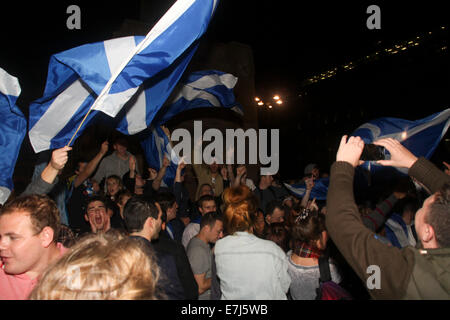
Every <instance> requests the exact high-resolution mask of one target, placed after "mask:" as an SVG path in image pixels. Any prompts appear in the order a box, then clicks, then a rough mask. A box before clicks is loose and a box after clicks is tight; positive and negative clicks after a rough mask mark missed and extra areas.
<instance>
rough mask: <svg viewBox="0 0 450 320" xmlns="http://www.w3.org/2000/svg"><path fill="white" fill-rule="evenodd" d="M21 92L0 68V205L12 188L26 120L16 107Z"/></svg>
mask: <svg viewBox="0 0 450 320" xmlns="http://www.w3.org/2000/svg"><path fill="white" fill-rule="evenodd" d="M20 92H21V89H20V85H19V80H18V79H17V78H16V77H13V76H11V75H9V74H8V73H7V72H6V71H5V70H3V69H2V68H0V154H1V155H2V156H1V160H0V204H2V205H3V204H4V203H5V201H6V200H8V197H9V195H10V194H11V190H12V189H13V188H14V185H13V180H12V176H13V173H14V168H15V166H16V162H17V157H18V156H19V152H20V147H21V145H22V141H23V138H24V137H25V134H26V132H27V120H26V119H25V117H24V115H23V114H22V112H21V111H20V109H19V108H18V107H17V105H16V101H17V98H18V97H19V95H20Z"/></svg>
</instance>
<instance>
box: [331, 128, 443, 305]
mask: <svg viewBox="0 0 450 320" xmlns="http://www.w3.org/2000/svg"><path fill="white" fill-rule="evenodd" d="M374 144H375V145H377V146H381V147H384V148H385V149H386V150H387V151H388V152H389V153H390V159H388V160H386V159H385V160H378V161H377V163H378V164H380V165H383V166H394V167H399V168H407V169H408V174H409V175H410V176H411V177H414V178H415V179H417V180H418V181H420V182H421V183H423V184H424V185H425V186H426V187H427V188H428V189H429V190H430V191H431V195H430V196H429V197H428V198H427V199H426V200H425V201H424V203H423V205H422V207H421V208H420V209H419V210H418V211H417V214H416V217H415V228H416V232H417V235H418V240H419V242H418V246H417V248H413V247H405V248H403V249H398V248H395V247H389V246H387V245H386V244H384V243H382V242H380V241H378V240H377V239H376V238H375V236H374V235H375V234H374V232H373V231H371V230H369V229H367V228H366V227H365V226H364V225H363V223H362V220H361V217H360V214H359V212H358V208H357V206H356V204H355V200H354V194H353V178H354V173H355V167H356V166H358V165H360V164H362V162H363V160H361V155H362V152H363V149H364V141H363V140H362V139H361V138H360V137H350V138H349V139H347V136H343V137H342V139H341V142H340V145H339V149H338V152H337V154H336V162H334V163H333V165H332V166H331V171H330V184H329V189H328V195H327V211H328V212H327V214H326V227H327V230H328V232H329V235H330V237H331V238H332V239H333V241H334V243H335V244H336V246H337V247H338V249H339V251H340V252H341V253H342V255H343V256H344V258H345V259H346V260H347V262H348V263H349V264H350V265H351V267H352V268H353V269H354V270H355V272H356V273H357V274H358V276H359V277H360V278H361V279H362V280H363V282H364V283H366V284H369V281H370V280H371V275H372V273H371V272H368V270H372V268H373V266H376V267H378V268H379V269H378V270H379V274H378V275H377V276H379V277H380V281H379V285H377V286H375V287H374V286H369V285H368V289H369V290H368V292H369V293H370V295H371V296H372V297H373V298H375V299H449V298H450V270H449V261H450V205H449V201H450V177H449V176H448V175H446V174H445V173H444V172H442V171H440V170H439V169H438V168H437V167H436V166H435V165H434V164H432V163H431V162H430V161H428V160H427V159H425V158H423V157H419V158H418V157H416V156H415V155H414V154H412V153H411V152H410V151H409V150H408V149H406V148H405V147H404V146H403V145H401V143H400V142H398V141H397V140H394V139H392V138H387V139H381V140H378V141H375V142H374ZM371 267H372V268H371Z"/></svg>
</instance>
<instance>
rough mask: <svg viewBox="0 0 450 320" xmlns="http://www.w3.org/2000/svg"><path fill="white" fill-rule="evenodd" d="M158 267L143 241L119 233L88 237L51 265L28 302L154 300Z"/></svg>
mask: <svg viewBox="0 0 450 320" xmlns="http://www.w3.org/2000/svg"><path fill="white" fill-rule="evenodd" d="M158 278H159V268H158V266H157V264H156V262H155V258H154V256H153V253H152V252H151V251H150V249H149V248H148V247H146V246H145V244H143V243H142V242H140V241H139V240H136V239H132V238H129V237H125V236H124V235H121V234H119V233H115V232H107V233H103V234H90V235H88V236H85V237H83V238H82V239H80V240H79V241H78V242H77V243H76V244H75V245H74V246H73V247H72V248H71V250H70V252H68V253H66V254H65V255H64V256H63V257H62V258H61V259H60V260H58V261H57V262H56V263H55V264H53V265H52V266H50V267H49V268H48V269H47V270H46V271H45V273H44V274H43V276H42V278H41V279H40V281H39V283H38V284H37V285H36V287H35V288H34V290H33V291H32V292H31V295H30V297H29V299H31V300H140V299H149V300H155V299H157V298H158V296H157V292H156V284H157V281H158Z"/></svg>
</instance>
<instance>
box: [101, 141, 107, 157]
mask: <svg viewBox="0 0 450 320" xmlns="http://www.w3.org/2000/svg"><path fill="white" fill-rule="evenodd" d="M108 148H109V142H108V140H106V141H105V142H103V143H102V146H101V147H100V152H101V153H102V154H103V155H105V154H106V153H107V152H108Z"/></svg>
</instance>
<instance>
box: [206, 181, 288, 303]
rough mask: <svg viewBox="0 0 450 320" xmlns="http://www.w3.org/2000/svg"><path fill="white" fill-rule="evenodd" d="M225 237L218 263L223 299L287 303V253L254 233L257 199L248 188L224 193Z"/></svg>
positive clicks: (218, 250) (217, 254) (219, 246)
mask: <svg viewBox="0 0 450 320" xmlns="http://www.w3.org/2000/svg"><path fill="white" fill-rule="evenodd" d="M223 200H224V204H225V211H224V229H225V232H226V234H227V236H226V237H224V238H223V239H221V240H219V241H217V243H216V246H215V249H214V251H215V261H216V267H217V276H218V278H219V280H220V289H221V291H222V299H224V300H286V299H287V296H286V293H287V292H288V290H289V285H290V283H291V278H290V277H289V274H288V261H287V257H286V254H285V253H284V252H283V250H281V248H280V247H279V246H278V245H276V244H275V243H274V242H273V241H269V240H263V239H260V238H258V237H256V236H255V235H254V234H253V229H254V226H255V223H256V217H257V206H256V199H255V198H254V196H253V193H252V192H251V190H250V189H249V188H248V187H247V186H245V185H239V186H237V187H235V188H228V189H226V190H225V191H224V193H223Z"/></svg>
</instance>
